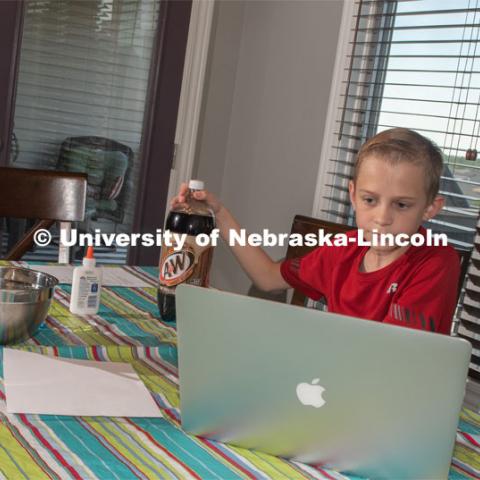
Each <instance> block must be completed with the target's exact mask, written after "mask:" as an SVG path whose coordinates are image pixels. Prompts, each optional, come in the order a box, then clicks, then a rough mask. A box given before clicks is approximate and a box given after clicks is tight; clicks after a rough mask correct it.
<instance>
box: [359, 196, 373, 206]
mask: <svg viewBox="0 0 480 480" xmlns="http://www.w3.org/2000/svg"><path fill="white" fill-rule="evenodd" d="M362 200H363V203H366V204H367V205H373V204H374V203H375V199H374V198H372V197H363V198H362Z"/></svg>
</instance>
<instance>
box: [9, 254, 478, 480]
mask: <svg viewBox="0 0 480 480" xmlns="http://www.w3.org/2000/svg"><path fill="white" fill-rule="evenodd" d="M0 263H2V264H5V263H7V262H0ZM8 264H9V265H17V266H27V265H26V264H25V263H24V262H8ZM30 266H31V267H32V268H35V265H30ZM104 268H122V269H124V270H125V271H128V273H130V274H132V275H134V276H136V277H137V278H139V279H141V280H142V282H143V283H144V286H142V287H138V286H137V287H127V286H103V287H102V292H101V305H100V310H99V312H98V313H97V314H95V315H75V314H72V313H71V312H70V311H69V302H70V293H71V285H70V284H68V283H61V284H59V285H58V286H57V287H56V289H55V294H54V298H53V301H52V304H51V307H50V309H49V312H48V316H47V318H46V320H45V321H44V323H43V324H42V325H41V326H40V328H39V329H38V331H37V332H36V333H35V334H34V336H33V337H31V338H29V339H27V340H24V341H22V342H19V343H16V344H14V345H9V347H10V348H16V349H21V350H24V351H29V352H36V353H39V354H42V355H48V356H52V357H61V358H68V359H70V358H73V359H87V360H93V361H95V362H126V363H130V364H131V365H132V366H133V368H134V369H135V371H136V372H137V373H138V375H139V376H140V378H141V380H142V381H143V382H144V384H145V385H146V387H147V389H148V390H149V392H150V393H151V395H152V397H153V399H154V401H155V402H156V404H157V406H158V408H159V410H160V412H161V414H162V417H161V418H148V417H147V418H145V417H142V418H139V417H131V418H130V417H100V416H98V417H85V416H65V415H43V414H27V413H19V414H12V413H8V412H7V409H6V396H5V385H4V381H3V348H4V347H1V348H0V356H2V360H1V361H0V478H4V479H8V480H17V479H25V480H40V479H62V480H63V479H70V478H73V479H102V480H110V479H118V480H127V479H155V480H156V479H163V478H168V479H176V478H179V479H188V478H197V479H221V480H229V479H240V478H241V479H243V478H250V479H359V478H362V477H359V476H355V475H352V474H348V475H347V474H345V473H341V472H338V471H335V470H332V469H330V468H326V467H323V466H322V465H307V464H305V463H300V462H296V461H292V460H287V459H283V458H279V457H275V456H272V455H269V454H267V453H263V452H259V451H253V450H247V449H244V448H240V447H237V446H233V445H227V444H223V443H221V442H217V441H213V440H208V439H205V438H200V437H196V436H192V435H189V434H188V433H186V432H184V431H183V430H182V425H181V412H180V409H179V379H178V369H177V359H178V357H177V336H176V330H175V324H171V323H166V322H162V321H161V320H160V318H159V314H158V307H157V289H156V285H157V278H158V269H157V268H155V267H135V266H111V267H104ZM205 335H208V332H205ZM449 478H450V479H465V478H477V479H478V478H480V416H479V415H478V414H476V413H474V412H473V411H471V410H468V409H466V408H464V409H462V411H461V413H460V417H459V422H458V429H457V433H456V443H455V450H454V454H453V459H452V463H451V468H450V473H449Z"/></svg>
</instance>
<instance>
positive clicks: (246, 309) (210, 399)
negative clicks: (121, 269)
mask: <svg viewBox="0 0 480 480" xmlns="http://www.w3.org/2000/svg"><path fill="white" fill-rule="evenodd" d="M176 304H177V329H178V355H179V376H180V402H181V416H182V425H183V428H184V429H185V430H186V431H188V432H190V433H193V434H195V435H199V436H204V437H206V438H209V439H213V440H219V441H222V442H226V443H231V444H234V445H238V446H241V447H245V448H249V449H256V450H260V451H263V452H267V453H270V454H273V455H277V456H282V457H286V458H291V459H295V460H297V461H301V462H306V463H311V464H321V465H322V466H325V467H330V468H335V469H338V470H341V471H350V472H354V473H356V474H359V475H363V476H368V477H374V478H412V479H418V478H420V477H421V478H435V479H438V478H447V476H448V471H449V466H450V461H451V457H452V452H453V447H454V442H455V432H456V427H457V423H458V415H459V411H460V408H461V405H462V401H463V397H464V392H465V380H466V375H467V369H468V363H469V359H470V352H471V346H470V344H469V343H468V342H466V341H464V340H462V339H459V338H452V337H448V336H445V335H438V334H433V333H429V332H421V331H417V330H412V329H407V328H404V327H396V326H392V325H385V324H382V323H378V322H372V321H368V320H360V319H357V318H352V317H347V316H342V315H336V314H331V313H326V312H320V311H318V310H312V309H307V308H302V307H295V306H291V305H286V304H281V303H276V302H270V301H266V300H260V299H256V298H251V297H246V296H241V295H236V294H232V293H226V292H221V291H218V290H213V289H205V288H199V287H193V286H188V285H181V286H179V287H177V290H176Z"/></svg>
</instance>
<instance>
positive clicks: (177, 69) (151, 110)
mask: <svg viewBox="0 0 480 480" xmlns="http://www.w3.org/2000/svg"><path fill="white" fill-rule="evenodd" d="M194 3H197V2H194ZM191 10H192V0H161V3H160V14H159V18H160V21H159V23H158V30H157V37H156V42H155V49H154V52H153V57H152V64H151V70H150V79H149V87H148V94H147V100H146V108H145V117H144V131H143V138H142V148H141V152H140V155H141V157H142V163H141V167H140V175H139V185H138V189H137V198H136V205H135V215H134V221H133V226H132V232H133V233H140V234H143V233H151V234H155V233H156V231H157V229H159V228H162V227H163V223H164V220H165V208H164V206H165V205H166V203H167V199H168V185H169V180H170V170H171V165H172V161H173V156H174V152H175V131H176V124H177V114H178V106H179V100H180V91H181V79H182V77H183V69H184V63H185V51H186V47H187V38H188V31H189V24H190V14H191ZM166 72H168V75H166ZM165 119H167V121H165ZM159 256H160V247H159V246H154V247H144V246H136V247H134V246H131V247H130V248H129V251H128V257H127V263H128V264H129V265H156V264H158V259H159Z"/></svg>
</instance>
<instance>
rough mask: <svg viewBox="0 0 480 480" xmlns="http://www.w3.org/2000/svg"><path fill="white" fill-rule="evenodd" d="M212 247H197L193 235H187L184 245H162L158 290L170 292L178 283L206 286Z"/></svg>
mask: <svg viewBox="0 0 480 480" xmlns="http://www.w3.org/2000/svg"><path fill="white" fill-rule="evenodd" d="M212 254H213V247H211V246H207V247H199V246H198V245H197V243H196V242H195V237H194V236H190V235H189V236H187V238H186V241H185V244H184V247H183V248H182V249H181V250H177V251H175V245H173V246H171V247H163V248H162V254H161V256H160V264H159V270H160V272H159V283H160V290H162V291H164V293H170V292H171V291H172V290H173V289H174V287H175V286H176V285H178V284H179V283H183V282H186V283H190V284H193V285H198V286H201V287H206V286H208V268H209V265H210V259H211V256H212Z"/></svg>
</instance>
